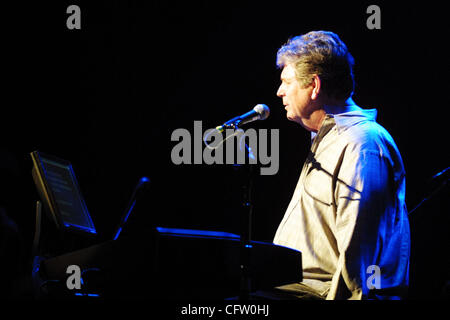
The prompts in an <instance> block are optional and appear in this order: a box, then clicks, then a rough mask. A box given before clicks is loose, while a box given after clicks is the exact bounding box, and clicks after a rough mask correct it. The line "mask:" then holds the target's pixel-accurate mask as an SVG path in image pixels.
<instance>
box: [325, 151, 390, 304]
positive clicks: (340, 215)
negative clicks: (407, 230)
mask: <svg viewBox="0 0 450 320" xmlns="http://www.w3.org/2000/svg"><path fill="white" fill-rule="evenodd" d="M355 149H356V148H354V149H353V150H352V149H350V148H347V150H346V151H344V152H345V154H344V156H343V160H342V164H341V166H340V168H339V170H338V173H337V174H336V180H335V183H336V186H335V191H334V197H335V214H336V216H335V218H336V224H335V226H336V230H335V236H336V242H337V246H338V251H339V258H338V264H337V268H336V272H335V273H334V275H333V277H332V281H331V286H330V290H329V292H328V295H327V299H363V297H364V296H367V294H368V288H367V285H366V278H367V274H366V271H367V267H368V266H370V265H376V263H377V256H378V255H379V254H380V250H381V249H382V240H380V232H382V230H383V228H382V221H383V220H384V219H385V218H386V215H389V212H390V209H389V208H390V206H391V202H392V200H391V199H392V196H391V193H392V192H393V186H392V185H390V184H391V183H390V179H389V175H390V174H389V172H390V169H389V168H390V163H389V159H387V158H386V157H385V156H382V155H381V154H380V153H379V152H376V151H361V150H357V149H356V150H355ZM380 227H381V228H380Z"/></svg>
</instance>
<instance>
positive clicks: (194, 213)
mask: <svg viewBox="0 0 450 320" xmlns="http://www.w3.org/2000/svg"><path fill="white" fill-rule="evenodd" d="M70 4H77V5H79V6H80V8H81V30H69V29H67V27H66V19H67V17H68V16H69V15H68V14H67V13H66V8H67V7H68V5H70ZM370 4H378V5H379V6H380V8H381V30H369V29H368V28H367V27H366V19H367V18H368V16H369V14H367V13H366V8H367V7H368V6H369V5H370ZM2 6H3V5H2ZM445 12H446V11H445V9H444V6H443V3H442V2H435V3H431V2H426V3H425V2H421V3H417V2H395V3H394V2H393V1H392V2H389V3H384V2H377V1H375V2H373V3H372V1H370V2H369V1H358V2H355V3H351V2H347V1H327V2H323V1H320V2H319V1H317V2H314V1H313V2H311V1H286V2H285V1H267V2H266V1H265V2H259V1H255V2H243V1H159V0H158V1H155V0H154V1H71V2H69V1H55V2H54V3H52V4H49V3H41V2H39V3H33V4H32V3H24V2H21V4H14V5H5V7H4V10H3V15H4V19H3V22H2V23H3V24H5V25H4V26H3V28H2V33H3V34H4V36H3V37H2V48H3V50H2V51H3V53H4V54H6V55H5V56H4V58H3V66H4V67H3V68H2V69H4V72H3V74H2V76H3V78H4V81H3V89H4V90H3V92H4V93H3V103H2V108H1V111H2V116H1V118H0V119H1V126H0V130H1V136H2V146H1V147H2V150H3V151H2V153H4V154H5V155H4V156H3V160H4V161H3V162H4V164H3V165H2V169H3V171H2V172H4V175H5V178H4V179H3V181H2V183H4V185H6V187H5V186H2V188H4V189H5V192H4V193H3V194H2V195H3V201H4V203H5V206H6V207H7V208H8V212H9V215H10V216H11V218H13V219H14V220H15V221H16V222H17V224H18V225H19V228H20V230H21V233H22V236H23V238H24V239H25V240H24V243H25V247H27V248H28V247H29V246H30V245H31V239H32V235H33V223H34V202H35V200H37V195H36V192H35V188H34V184H33V181H32V179H31V174H30V170H31V161H30V157H29V153H30V152H31V151H34V150H40V151H43V152H47V153H50V154H53V155H56V156H59V157H61V158H64V159H68V160H70V161H71V162H72V164H73V166H74V169H75V172H76V174H77V177H78V181H79V184H80V186H81V189H82V192H83V194H84V196H85V199H86V202H87V206H88V208H89V211H90V213H91V215H92V218H93V220H94V224H95V226H96V227H97V229H98V230H99V236H100V238H99V241H101V240H103V239H107V238H108V237H110V236H111V234H112V231H113V228H114V226H115V225H116V224H117V223H118V220H119V218H120V216H121V214H122V213H123V210H124V208H125V206H126V204H127V202H128V199H129V197H130V195H131V192H132V190H133V188H134V185H135V184H136V182H137V180H138V179H139V178H140V177H141V176H148V177H149V178H150V179H151V181H152V187H151V190H150V191H149V192H148V194H147V195H146V197H143V198H141V199H140V201H142V202H144V201H145V202H146V205H145V206H143V207H145V208H146V210H140V211H138V212H136V214H138V215H139V217H140V218H141V219H143V220H145V221H146V222H149V221H150V222H151V223H156V224H158V225H162V226H166V227H180V228H193V229H209V230H223V231H228V232H234V233H239V232H240V223H239V222H240V219H239V216H238V214H237V212H238V211H237V210H236V206H237V205H238V199H239V194H240V193H239V192H240V191H239V188H238V186H237V185H236V184H237V182H236V180H234V179H233V178H232V177H233V174H235V173H234V171H233V168H232V166H229V165H213V166H208V165H179V166H177V165H174V164H173V163H172V162H171V157H170V152H171V149H172V147H173V146H174V145H175V144H176V143H175V142H171V141H170V137H171V133H172V132H173V130H175V129H176V128H186V129H188V130H189V131H191V132H193V124H194V120H202V121H203V128H204V129H206V128H211V127H214V126H216V125H218V124H220V123H222V122H223V121H225V120H228V119H230V118H231V117H234V116H236V115H239V114H242V113H244V112H246V111H248V110H250V109H251V108H252V107H253V106H254V105H256V104H257V103H265V104H267V105H268V106H269V107H270V108H271V115H270V117H269V118H268V119H267V120H266V121H260V122H257V123H254V124H252V125H251V126H252V127H254V128H268V129H275V128H276V129H279V130H280V166H279V171H278V173H277V174H276V175H273V176H259V175H258V176H256V177H255V179H254V189H253V203H254V211H253V218H254V219H253V239H256V240H265V241H271V239H272V238H273V235H274V233H275V230H276V228H277V226H278V223H279V222H280V220H281V218H282V216H283V214H284V211H285V209H286V207H287V205H288V203H289V200H290V198H291V195H292V192H293V190H294V188H295V184H296V182H297V179H298V176H299V174H300V170H301V166H302V164H303V161H304V159H305V157H306V155H307V151H308V149H309V144H310V141H309V133H307V132H306V131H305V130H304V129H303V128H301V127H300V126H298V125H297V124H295V123H292V122H289V121H288V120H287V119H286V118H285V111H284V109H283V107H282V104H281V100H280V99H279V98H278V97H277V96H276V90H277V88H278V86H279V83H280V81H279V74H280V71H279V70H277V68H276V66H275V56H276V51H277V49H278V48H279V47H280V46H281V45H282V44H283V43H285V42H286V41H287V39H288V38H289V37H292V36H295V35H299V34H302V33H306V32H308V31H311V30H320V29H321V30H331V31H334V32H336V33H337V34H338V35H339V36H340V37H341V39H342V40H343V41H344V42H345V43H346V44H347V46H348V47H349V49H350V51H351V53H352V54H353V56H354V57H355V61H356V68H355V77H356V83H357V86H356V91H355V95H354V99H355V101H356V103H357V104H358V105H360V106H362V107H364V108H377V109H378V122H379V123H380V124H382V125H383V126H384V127H385V128H386V129H387V130H388V131H389V132H390V133H391V134H392V136H393V137H394V140H395V141H396V143H397V145H398V147H399V149H400V152H401V154H402V156H403V160H404V163H405V166H406V172H407V202H408V206H409V207H410V208H412V207H414V206H415V205H416V204H417V203H418V202H419V201H420V199H421V197H422V195H423V194H424V192H425V191H426V188H427V183H428V180H429V178H430V177H431V176H433V175H434V174H436V173H437V172H439V171H441V170H443V169H445V168H446V167H448V165H449V156H448V154H449V153H448V133H447V132H448V125H447V124H446V123H447V121H446V117H447V108H448V72H449V69H448V67H449V64H448V49H447V47H448V45H447V43H446V42H447V38H448V27H447V23H448V21H446V20H445V18H446V15H445ZM445 197H448V194H446V196H444V198H445ZM444 204H445V203H444V201H442V202H439V204H438V205H435V206H434V208H433V209H429V210H428V211H426V212H424V213H423V214H422V215H421V216H420V217H418V218H417V220H414V218H412V220H411V231H412V237H413V244H414V245H415V247H413V249H414V250H416V251H413V252H412V255H414V254H416V253H415V252H422V254H423V256H421V258H420V260H422V261H425V260H426V261H428V262H430V260H427V259H433V260H432V261H433V265H434V266H435V271H436V272H437V273H440V274H443V272H444V271H445V270H446V269H445V266H446V265H447V266H448V260H447V259H448V258H447V257H448V254H444V252H435V251H432V250H437V249H432V248H436V246H438V247H439V248H441V249H442V248H443V246H442V245H441V244H442V243H446V241H448V235H447V230H448V210H447V209H448V203H447V202H446V204H445V205H447V207H443V205H444ZM444 208H445V209H444ZM444 213H445V215H444ZM417 221H419V222H417ZM142 232H145V230H143V231H142ZM445 248H447V247H446V246H445ZM441 249H439V250H441ZM447 249H448V248H447ZM430 250H431V251H430ZM426 252H427V253H426ZM430 252H431V253H432V254H431V253H430ZM426 254H428V255H429V256H426ZM418 260H419V259H418ZM428 265H429V264H428ZM424 268H425V267H424ZM443 270H444V271H443ZM445 272H447V271H445Z"/></svg>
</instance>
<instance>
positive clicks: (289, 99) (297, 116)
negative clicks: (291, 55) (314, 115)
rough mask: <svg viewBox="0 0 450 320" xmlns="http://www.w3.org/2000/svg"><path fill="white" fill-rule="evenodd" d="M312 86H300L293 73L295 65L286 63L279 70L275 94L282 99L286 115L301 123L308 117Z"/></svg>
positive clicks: (310, 109)
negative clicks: (278, 83) (279, 79)
mask: <svg viewBox="0 0 450 320" xmlns="http://www.w3.org/2000/svg"><path fill="white" fill-rule="evenodd" d="M312 90H313V89H312V86H308V87H306V88H302V86H301V85H300V83H299V82H298V80H297V77H296V75H295V67H294V65H292V64H286V65H285V66H284V68H283V71H282V72H281V85H280V87H279V88H278V91H277V96H279V97H280V98H282V99H283V105H284V106H285V107H284V109H285V110H286V111H287V114H286V117H287V118H288V119H289V120H291V121H294V122H297V123H299V124H301V125H303V122H302V119H308V118H309V116H310V114H311V112H312V111H313V110H312V105H311V93H312Z"/></svg>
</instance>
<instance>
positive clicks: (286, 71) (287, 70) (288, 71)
mask: <svg viewBox="0 0 450 320" xmlns="http://www.w3.org/2000/svg"><path fill="white" fill-rule="evenodd" d="M280 77H281V79H292V78H295V68H294V66H293V65H292V64H290V63H289V64H286V65H285V66H284V67H283V70H282V71H281V76H280Z"/></svg>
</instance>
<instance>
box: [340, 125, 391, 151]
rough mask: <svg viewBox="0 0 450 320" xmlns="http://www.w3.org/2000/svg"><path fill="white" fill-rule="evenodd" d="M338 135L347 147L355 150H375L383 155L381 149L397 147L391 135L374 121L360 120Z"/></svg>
mask: <svg viewBox="0 0 450 320" xmlns="http://www.w3.org/2000/svg"><path fill="white" fill-rule="evenodd" d="M340 137H341V139H343V140H344V143H345V145H346V146H347V149H350V150H354V151H357V152H371V153H373V152H375V153H381V155H383V151H384V152H387V150H389V149H392V148H395V149H397V146H396V144H395V142H394V139H393V138H392V136H391V135H390V134H389V132H388V131H387V130H386V129H385V128H384V127H383V126H382V125H380V124H379V123H377V122H376V121H369V120H367V121H361V122H359V123H358V124H355V125H353V126H351V127H349V128H348V129H347V130H345V131H344V132H342V133H341V134H340Z"/></svg>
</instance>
